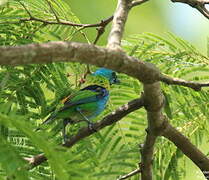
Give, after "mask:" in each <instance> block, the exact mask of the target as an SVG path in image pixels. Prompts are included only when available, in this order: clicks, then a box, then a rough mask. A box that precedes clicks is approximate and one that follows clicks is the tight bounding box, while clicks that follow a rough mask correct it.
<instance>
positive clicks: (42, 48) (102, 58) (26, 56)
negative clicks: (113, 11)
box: [0, 41, 160, 83]
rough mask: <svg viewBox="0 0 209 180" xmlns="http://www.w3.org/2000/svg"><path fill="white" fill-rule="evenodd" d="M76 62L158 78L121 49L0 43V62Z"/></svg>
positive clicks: (146, 79)
mask: <svg viewBox="0 0 209 180" xmlns="http://www.w3.org/2000/svg"><path fill="white" fill-rule="evenodd" d="M64 61H66V62H80V63H85V64H92V65H96V66H99V67H107V68H110V69H112V70H115V71H117V72H121V73H125V74H127V75H129V76H132V77H135V78H137V79H139V80H140V81H141V82H144V83H152V82H155V81H157V80H158V79H159V75H160V72H159V70H158V69H157V68H156V67H155V66H154V65H153V64H151V63H147V62H143V61H140V60H137V59H136V58H134V57H130V56H128V55H126V54H125V53H123V52H117V51H114V50H111V49H109V48H102V47H98V46H95V45H90V44H86V43H76V42H63V41H58V42H49V43H43V44H28V45H21V46H16V47H11V46H8V47H7V46H6V47H0V65H24V64H34V63H35V64H38V63H51V62H64Z"/></svg>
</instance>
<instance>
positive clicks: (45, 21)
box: [18, 0, 113, 29]
mask: <svg viewBox="0 0 209 180" xmlns="http://www.w3.org/2000/svg"><path fill="white" fill-rule="evenodd" d="M18 2H19V3H20V4H21V5H22V7H23V8H24V9H25V11H26V12H27V13H28V15H29V18H21V19H20V21H21V22H27V21H36V22H41V23H44V24H45V25H65V26H75V27H81V28H82V29H85V28H89V27H102V26H106V25H107V24H109V23H110V22H111V21H112V20H113V16H110V17H109V18H107V19H104V20H102V21H100V22H99V23H95V24H79V23H73V22H70V21H65V20H61V19H59V17H58V16H57V14H56V12H55V10H54V9H53V7H52V5H51V3H50V2H49V1H48V0H47V3H48V4H49V7H50V9H51V10H52V13H53V14H54V16H55V18H56V21H48V20H44V19H40V18H37V17H34V16H33V15H32V14H31V13H30V11H29V10H28V9H27V8H26V6H25V5H24V3H22V2H21V1H18Z"/></svg>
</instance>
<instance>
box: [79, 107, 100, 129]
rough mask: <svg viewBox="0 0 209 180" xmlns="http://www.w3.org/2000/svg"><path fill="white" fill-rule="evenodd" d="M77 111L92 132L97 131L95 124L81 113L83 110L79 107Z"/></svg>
mask: <svg viewBox="0 0 209 180" xmlns="http://www.w3.org/2000/svg"><path fill="white" fill-rule="evenodd" d="M76 110H77V111H78V112H79V113H80V115H81V116H82V117H83V118H84V121H86V122H87V123H88V128H89V129H90V130H94V131H97V130H96V129H94V128H93V123H92V122H91V121H90V120H89V119H88V118H87V117H86V116H85V115H84V114H83V113H82V112H81V109H80V108H79V107H77V108H76Z"/></svg>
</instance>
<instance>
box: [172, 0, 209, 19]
mask: <svg viewBox="0 0 209 180" xmlns="http://www.w3.org/2000/svg"><path fill="white" fill-rule="evenodd" d="M171 1H172V2H179V3H185V4H188V5H190V6H191V7H193V8H196V9H197V10H198V11H199V12H200V13H202V14H203V15H204V16H205V17H206V18H208V19H209V11H208V9H207V8H206V7H205V5H206V4H209V1H208V0H171Z"/></svg>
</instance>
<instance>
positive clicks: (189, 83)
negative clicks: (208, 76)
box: [159, 74, 209, 91]
mask: <svg viewBox="0 0 209 180" xmlns="http://www.w3.org/2000/svg"><path fill="white" fill-rule="evenodd" d="M159 80H160V81H162V82H164V83H166V84H168V85H170V84H172V85H180V86H185V87H189V88H192V89H194V90H195V91H200V90H201V89H202V87H209V83H198V82H193V81H185V80H183V79H178V78H172V77H170V76H167V75H164V74H161V75H160V78H159Z"/></svg>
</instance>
